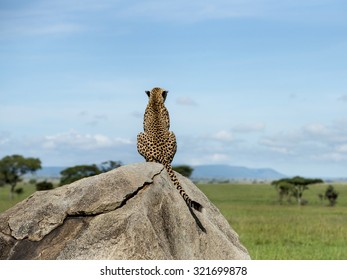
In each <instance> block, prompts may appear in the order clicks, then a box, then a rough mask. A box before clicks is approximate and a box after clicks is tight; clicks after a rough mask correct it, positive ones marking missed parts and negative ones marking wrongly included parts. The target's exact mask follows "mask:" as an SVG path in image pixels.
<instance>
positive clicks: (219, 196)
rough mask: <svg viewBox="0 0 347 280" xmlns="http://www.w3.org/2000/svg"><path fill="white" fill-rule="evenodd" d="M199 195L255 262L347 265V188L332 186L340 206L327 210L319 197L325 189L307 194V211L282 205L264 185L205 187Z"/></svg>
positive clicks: (316, 188) (317, 187) (311, 189)
mask: <svg viewBox="0 0 347 280" xmlns="http://www.w3.org/2000/svg"><path fill="white" fill-rule="evenodd" d="M199 187H200V189H201V190H202V191H203V192H204V193H205V194H206V195H207V197H208V198H209V199H210V200H211V201H212V202H213V203H214V204H215V205H216V206H217V207H218V208H219V209H220V211H221V213H222V214H223V215H224V216H225V218H226V219H227V220H228V222H229V223H230V225H231V226H232V227H233V229H234V230H235V231H236V232H237V233H238V234H239V236H240V239H241V242H242V243H243V244H244V245H245V247H246V248H247V249H248V251H249V253H250V255H251V257H252V259H262V260H264V259H270V260H277V259H281V260H286V259H287V260H288V259H290V260H302V259H313V260H318V259H323V260H339V259H343V260H346V259H347V185H343V184H334V188H335V189H336V190H337V191H338V193H339V198H338V200H337V205H336V206H334V207H328V206H327V204H328V202H327V201H323V202H322V201H321V200H320V199H319V197H318V194H320V193H324V192H325V190H326V188H327V185H312V186H310V187H309V190H306V191H305V192H304V198H305V199H307V200H308V201H309V203H308V204H307V205H305V206H298V205H297V204H295V202H294V201H293V204H289V203H284V204H282V205H280V204H279V202H278V197H277V193H276V191H275V189H274V187H273V186H270V185H266V184H259V185H257V184H254V185H252V184H248V185H245V184H216V185H214V184H210V185H207V184H201V185H199Z"/></svg>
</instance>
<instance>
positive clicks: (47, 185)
mask: <svg viewBox="0 0 347 280" xmlns="http://www.w3.org/2000/svg"><path fill="white" fill-rule="evenodd" d="M52 189H53V184H52V183H51V182H47V181H43V182H39V183H37V184H36V190H37V191H47V190H52Z"/></svg>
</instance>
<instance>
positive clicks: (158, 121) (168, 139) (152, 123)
mask: <svg viewBox="0 0 347 280" xmlns="http://www.w3.org/2000/svg"><path fill="white" fill-rule="evenodd" d="M167 93H168V91H166V90H164V89H161V88H153V89H152V90H151V91H146V94H147V95H148V97H149V101H148V105H147V108H146V111H145V115H144V121H143V129H144V132H140V133H139V134H138V135H137V150H138V152H139V153H140V154H141V155H142V156H143V157H144V158H145V160H146V161H147V162H157V163H161V164H162V165H163V166H164V167H165V169H166V170H167V172H168V174H169V176H170V178H171V180H172V182H173V184H174V185H175V187H176V188H177V190H178V191H179V193H180V195H181V196H182V197H183V199H184V200H185V202H186V203H187V204H188V205H189V206H190V207H192V208H194V209H195V210H198V211H200V212H202V210H203V207H202V205H201V204H200V203H198V202H196V201H193V200H191V199H190V197H189V196H188V195H187V193H186V192H185V191H184V189H183V188H182V186H181V184H180V182H179V181H178V179H177V177H176V175H175V173H174V171H173V169H172V166H171V162H172V160H173V158H174V156H175V154H176V150H177V143H176V136H175V134H174V133H173V132H172V131H169V129H170V119H169V112H168V110H167V109H166V107H165V105H164V102H165V99H166V96H167Z"/></svg>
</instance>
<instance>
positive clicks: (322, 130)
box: [303, 123, 330, 136]
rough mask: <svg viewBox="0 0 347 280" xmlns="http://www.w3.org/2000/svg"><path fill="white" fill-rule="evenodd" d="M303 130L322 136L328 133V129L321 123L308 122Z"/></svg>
mask: <svg viewBox="0 0 347 280" xmlns="http://www.w3.org/2000/svg"><path fill="white" fill-rule="evenodd" d="M303 131H304V133H305V132H306V133H309V134H312V135H315V136H324V135H328V134H329V133H330V132H329V129H328V128H327V127H326V126H325V125H324V124H321V123H312V124H308V125H306V126H304V127H303Z"/></svg>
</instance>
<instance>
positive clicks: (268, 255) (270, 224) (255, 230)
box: [0, 183, 347, 260]
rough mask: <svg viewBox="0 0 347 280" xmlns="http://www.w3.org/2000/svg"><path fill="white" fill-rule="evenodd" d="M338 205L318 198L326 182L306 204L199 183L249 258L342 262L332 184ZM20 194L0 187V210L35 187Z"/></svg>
mask: <svg viewBox="0 0 347 280" xmlns="http://www.w3.org/2000/svg"><path fill="white" fill-rule="evenodd" d="M333 185H334V188H335V189H336V190H337V191H338V193H339V198H338V200H337V202H338V203H337V205H336V206H335V207H328V206H327V201H324V202H323V203H322V202H321V201H320V199H319V198H318V194H319V193H324V192H325V190H326V188H327V185H323V184H322V185H313V186H310V189H309V190H306V191H305V192H304V198H305V199H307V200H308V201H309V203H308V205H305V206H298V205H296V204H295V203H293V204H288V203H285V204H283V205H280V204H279V203H278V197H277V194H276V191H275V189H274V187H273V186H270V185H267V184H254V185H252V184H199V188H200V189H201V190H202V191H203V192H204V193H205V194H206V195H207V197H208V198H209V199H210V200H211V201H212V202H213V203H214V204H215V205H216V206H217V207H218V208H219V209H220V211H221V213H222V214H223V215H224V216H225V218H226V219H227V220H228V222H229V223H230V225H231V226H232V228H233V229H234V230H235V231H236V232H237V233H238V234H239V236H240V239H241V242H242V243H243V244H244V245H245V247H246V248H247V249H248V251H249V253H250V255H251V257H252V259H261V260H277V259H280V260H302V259H311V260H319V259H323V260H341V259H342V260H347V184H333ZM18 187H22V188H23V190H24V192H23V193H22V194H20V195H17V194H15V197H14V199H13V200H12V201H10V200H9V187H1V188H0V212H2V211H5V210H6V209H8V208H10V207H11V206H13V205H14V204H16V203H18V202H19V201H21V200H23V199H24V198H26V197H28V196H29V195H30V194H32V193H33V192H34V191H35V185H31V184H29V183H22V184H21V185H20V186H18Z"/></svg>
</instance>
